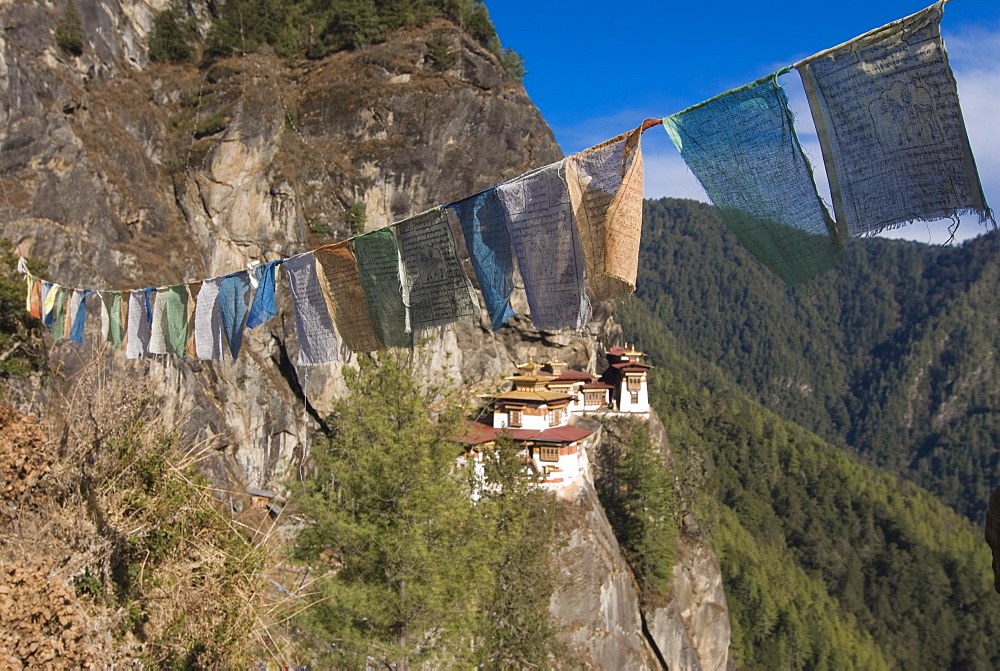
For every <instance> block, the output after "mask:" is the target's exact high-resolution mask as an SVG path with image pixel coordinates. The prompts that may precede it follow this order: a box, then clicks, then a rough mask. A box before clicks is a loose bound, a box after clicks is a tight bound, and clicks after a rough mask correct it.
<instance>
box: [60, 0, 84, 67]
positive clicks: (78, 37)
mask: <svg viewBox="0 0 1000 671" xmlns="http://www.w3.org/2000/svg"><path fill="white" fill-rule="evenodd" d="M56 45H57V46H58V47H59V48H60V49H62V50H63V52H65V53H67V54H69V55H71V56H82V55H83V24H82V23H81V22H80V14H79V13H78V12H77V11H76V7H75V6H74V5H73V0H67V2H66V13H65V14H63V18H62V21H60V22H59V25H57V26H56Z"/></svg>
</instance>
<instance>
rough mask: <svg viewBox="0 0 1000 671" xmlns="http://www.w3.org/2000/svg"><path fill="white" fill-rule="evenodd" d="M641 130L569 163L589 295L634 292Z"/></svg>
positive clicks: (603, 296) (597, 297)
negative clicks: (585, 263)
mask: <svg viewBox="0 0 1000 671" xmlns="http://www.w3.org/2000/svg"><path fill="white" fill-rule="evenodd" d="M657 123H659V120H654V119H647V120H646V121H644V122H643V124H642V126H640V127H639V128H636V129H635V130H633V131H629V132H628V133H624V134H623V135H619V136H618V137H616V138H613V139H611V140H608V141H607V142H603V143H601V144H599V145H597V146H596V147H591V148H590V149H586V150H584V151H582V152H580V153H579V154H576V155H575V156H570V157H569V158H568V159H567V160H566V183H567V185H568V187H569V194H570V201H571V202H572V203H573V212H574V214H575V217H576V225H577V229H578V231H579V236H580V246H581V247H582V248H583V254H584V258H585V259H586V262H587V286H588V291H589V292H590V297H591V298H593V299H594V300H604V299H608V298H614V297H615V296H622V295H625V294H629V293H632V291H634V290H635V278H636V274H637V272H638V269H639V236H640V235H641V233H642V186H643V182H642V148H641V146H640V139H641V138H642V132H643V131H644V130H645V129H646V128H647V127H649V126H651V125H654V124H657Z"/></svg>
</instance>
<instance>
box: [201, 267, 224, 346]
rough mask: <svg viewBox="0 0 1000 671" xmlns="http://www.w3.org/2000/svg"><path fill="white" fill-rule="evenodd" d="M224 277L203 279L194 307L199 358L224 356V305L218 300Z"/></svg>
mask: <svg viewBox="0 0 1000 671" xmlns="http://www.w3.org/2000/svg"><path fill="white" fill-rule="evenodd" d="M222 280H223V278H221V277H213V278H211V279H207V280H203V281H202V283H201V290H200V291H199V292H198V302H197V304H196V305H195V308H194V347H195V354H196V355H197V357H198V358H199V359H203V360H204V359H208V360H216V359H221V358H222V349H223V345H222V307H221V306H220V305H219V301H218V300H217V299H218V297H219V285H220V284H221V283H222Z"/></svg>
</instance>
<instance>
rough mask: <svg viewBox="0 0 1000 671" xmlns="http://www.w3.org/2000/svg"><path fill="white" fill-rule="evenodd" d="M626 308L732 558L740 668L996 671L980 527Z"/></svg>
mask: <svg viewBox="0 0 1000 671" xmlns="http://www.w3.org/2000/svg"><path fill="white" fill-rule="evenodd" d="M618 314H619V317H620V319H621V320H622V324H623V328H624V329H625V330H626V332H627V333H632V334H635V336H636V337H637V340H638V342H639V343H640V344H641V346H642V349H643V350H644V351H646V352H647V353H649V354H650V355H651V358H652V360H653V361H656V362H657V369H656V370H655V371H654V373H653V383H652V384H653V387H652V393H653V404H654V406H655V407H656V408H657V410H658V412H659V413H660V416H661V417H662V418H663V421H664V424H665V426H666V429H667V433H668V434H669V436H670V442H671V448H672V451H673V454H674V458H675V461H676V463H677V465H678V477H679V479H680V481H681V483H682V490H683V491H685V492H686V495H687V497H688V498H689V499H690V500H692V501H693V502H694V510H695V512H696V513H697V514H698V516H699V518H700V519H702V520H705V524H706V526H707V527H708V535H709V538H710V539H711V544H712V547H713V548H714V549H715V551H716V552H717V553H718V554H719V558H720V562H721V565H722V573H723V579H724V583H725V587H726V595H727V600H728V604H729V609H730V613H731V621H732V626H733V644H732V645H733V649H732V653H733V659H734V660H736V663H737V665H738V667H739V668H745V669H775V668H796V669H842V668H864V669H879V668H953V669H958V668H961V669H990V668H996V666H997V664H998V663H1000V613H998V611H997V609H996V595H995V594H994V593H993V590H992V572H991V568H990V553H989V549H988V548H987V547H986V545H985V543H983V542H982V540H981V535H980V532H979V530H978V529H977V528H976V527H974V526H973V525H972V524H971V523H970V522H969V521H968V520H966V519H964V518H962V517H960V516H959V515H957V514H956V513H955V512H953V511H952V510H950V509H949V508H947V507H946V506H944V505H942V504H941V503H940V502H939V501H938V500H937V499H935V497H934V496H932V495H931V494H930V493H928V492H926V491H924V490H922V489H921V488H920V487H918V486H915V485H913V484H912V483H910V482H908V481H906V480H902V479H900V478H898V477H896V476H893V475H890V474H887V473H882V472H879V471H877V470H874V469H872V468H871V467H868V466H864V465H862V464H860V463H858V462H857V461H856V460H854V459H852V458H851V457H849V456H848V455H846V454H844V453H843V451H842V450H840V449H838V448H837V447H835V446H833V445H831V444H829V443H827V442H826V441H824V440H822V439H821V438H819V437H817V436H816V435H815V434H813V433H811V432H809V431H807V430H805V429H803V428H801V427H799V426H797V425H796V424H794V423H792V422H789V421H787V420H785V419H782V418H781V417H779V416H778V415H777V414H775V413H774V412H772V411H770V410H767V409H765V408H764V407H762V406H761V405H760V404H759V403H758V402H756V401H754V400H752V399H751V398H750V397H749V396H748V395H747V394H746V393H745V392H744V391H743V390H741V389H740V388H739V387H738V386H737V385H735V384H733V383H731V382H729V381H728V380H727V376H726V374H725V373H724V372H723V371H721V370H720V369H719V368H717V367H715V366H713V365H712V364H710V363H708V362H705V361H704V360H700V359H699V358H698V357H697V355H694V354H692V353H691V351H690V349H689V348H688V346H686V345H685V344H684V343H681V342H679V341H678V340H677V339H675V337H674V336H673V335H672V334H671V333H670V332H669V331H668V330H666V329H664V328H663V326H662V324H660V323H659V322H658V321H657V320H656V318H655V317H654V316H653V315H652V314H651V313H650V311H648V310H647V309H646V308H645V306H643V305H642V304H641V303H640V302H639V301H633V302H629V303H627V304H626V305H624V306H622V308H621V309H620V310H619V311H618Z"/></svg>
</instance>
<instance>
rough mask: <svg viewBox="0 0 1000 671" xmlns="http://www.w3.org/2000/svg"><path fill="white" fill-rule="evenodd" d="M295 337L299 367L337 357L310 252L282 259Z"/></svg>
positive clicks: (324, 301) (313, 259) (331, 321)
mask: <svg viewBox="0 0 1000 671" xmlns="http://www.w3.org/2000/svg"><path fill="white" fill-rule="evenodd" d="M285 271H286V272H287V273H288V284H289V285H290V288H291V292H292V307H293V308H294V311H295V332H296V333H297V334H298V336H299V356H298V359H297V361H296V362H297V363H298V365H300V366H316V365H320V364H325V363H332V362H334V361H337V360H338V356H337V349H338V341H337V334H336V333H335V332H334V330H333V320H332V319H331V317H330V311H329V308H328V307H327V303H326V298H325V297H324V295H323V289H322V287H321V285H320V283H319V277H318V274H317V269H316V257H315V256H313V254H312V252H309V253H306V254H300V255H299V256H293V257H292V258H290V259H288V260H286V261H285Z"/></svg>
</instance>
